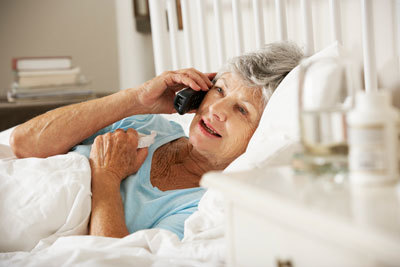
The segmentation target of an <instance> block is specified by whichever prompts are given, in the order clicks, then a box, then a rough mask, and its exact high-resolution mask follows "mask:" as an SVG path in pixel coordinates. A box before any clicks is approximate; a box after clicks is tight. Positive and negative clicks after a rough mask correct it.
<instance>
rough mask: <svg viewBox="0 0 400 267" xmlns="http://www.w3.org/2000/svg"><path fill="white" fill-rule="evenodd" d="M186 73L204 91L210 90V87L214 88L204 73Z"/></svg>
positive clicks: (191, 71) (192, 70) (187, 71)
mask: <svg viewBox="0 0 400 267" xmlns="http://www.w3.org/2000/svg"><path fill="white" fill-rule="evenodd" d="M185 73H186V74H187V75H188V76H189V78H191V79H193V80H194V81H196V83H197V84H198V85H200V87H201V89H202V90H208V88H209V86H212V83H211V82H210V80H209V79H208V77H207V76H205V75H204V74H203V73H201V72H199V71H196V70H195V69H189V70H185Z"/></svg>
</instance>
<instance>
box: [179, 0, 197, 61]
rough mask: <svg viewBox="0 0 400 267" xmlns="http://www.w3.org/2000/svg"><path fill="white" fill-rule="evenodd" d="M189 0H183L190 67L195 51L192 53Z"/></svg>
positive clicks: (184, 35) (187, 54)
mask: <svg viewBox="0 0 400 267" xmlns="http://www.w3.org/2000/svg"><path fill="white" fill-rule="evenodd" d="M188 1H189V0H181V8H182V24H183V39H184V42H185V53H186V67H187V68H190V67H192V66H193V63H194V60H193V53H192V39H191V37H190V32H191V22H190V14H189V3H188Z"/></svg>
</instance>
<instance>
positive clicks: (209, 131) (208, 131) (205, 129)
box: [198, 119, 221, 138]
mask: <svg viewBox="0 0 400 267" xmlns="http://www.w3.org/2000/svg"><path fill="white" fill-rule="evenodd" d="M198 127H199V129H200V131H201V132H202V133H203V134H204V135H206V136H209V137H211V138H221V135H220V134H219V133H218V132H217V131H216V130H215V129H214V128H213V127H212V126H211V125H210V124H208V123H206V122H205V121H204V120H203V119H201V120H200V121H199V123H198Z"/></svg>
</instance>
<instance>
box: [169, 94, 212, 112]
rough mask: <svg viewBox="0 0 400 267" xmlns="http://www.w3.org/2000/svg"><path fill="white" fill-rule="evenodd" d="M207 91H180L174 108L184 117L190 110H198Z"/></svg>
mask: <svg viewBox="0 0 400 267" xmlns="http://www.w3.org/2000/svg"><path fill="white" fill-rule="evenodd" d="M206 94H207V91H195V90H193V89H192V88H189V87H188V88H185V89H182V90H181V91H179V92H178V93H177V94H176V96H175V99H174V107H175V109H176V111H177V112H178V113H179V114H180V115H183V114H185V113H187V112H189V111H190V110H193V109H197V108H198V107H199V106H200V104H201V101H203V98H204V97H205V95H206Z"/></svg>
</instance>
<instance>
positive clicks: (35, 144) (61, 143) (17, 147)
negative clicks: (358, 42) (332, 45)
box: [10, 43, 302, 238]
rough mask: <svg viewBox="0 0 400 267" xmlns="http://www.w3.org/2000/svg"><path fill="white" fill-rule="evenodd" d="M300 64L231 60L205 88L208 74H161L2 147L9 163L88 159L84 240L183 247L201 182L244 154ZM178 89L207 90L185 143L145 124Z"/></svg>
mask: <svg viewBox="0 0 400 267" xmlns="http://www.w3.org/2000/svg"><path fill="white" fill-rule="evenodd" d="M301 58H302V52H301V50H300V49H299V48H298V47H297V46H295V45H294V44H290V43H273V44H269V45H266V46H265V48H264V49H261V50H260V51H257V52H255V53H250V54H246V55H243V56H239V57H236V58H234V59H232V60H231V61H230V62H228V63H227V64H226V65H225V66H224V67H223V68H222V70H221V71H220V72H219V73H218V74H217V75H216V77H215V78H214V84H213V83H212V82H211V81H210V79H212V78H213V77H214V75H215V74H203V73H201V72H199V71H197V70H195V69H185V70H179V71H168V72H165V73H163V74H161V75H160V76H157V77H155V78H154V79H152V80H150V81H148V82H146V83H144V84H143V85H141V86H140V87H138V88H131V89H126V90H123V91H120V92H117V93H115V94H113V95H109V96H106V97H104V98H100V99H95V100H91V101H88V102H84V103H79V104H75V105H70V106H66V107H62V108H58V109H55V110H52V111H50V112H47V113H45V114H42V115H40V116H38V117H36V118H34V119H32V120H30V121H28V122H26V123H24V124H22V125H20V126H18V127H17V128H16V129H15V130H14V131H13V133H12V135H11V139H10V143H11V145H12V148H13V150H14V153H15V155H17V156H18V157H49V156H52V155H56V154H61V153H67V152H68V151H70V150H71V149H72V150H75V151H77V152H80V153H83V154H85V155H87V156H88V157H89V160H90V166H91V172H92V212H91V218H90V226H89V233H90V234H92V235H102V236H111V237H123V236H126V235H128V234H129V233H132V232H135V231H138V230H140V229H149V228H164V229H168V230H171V231H173V232H175V233H176V234H177V235H178V236H179V237H180V238H182V236H183V228H184V221H185V219H186V218H187V217H188V216H189V215H190V214H192V213H193V212H194V211H195V210H196V209H197V205H198V202H199V200H200V198H201V196H202V195H203V193H204V189H202V188H200V187H199V181H200V178H201V176H202V175H203V174H204V173H206V172H208V171H210V170H223V169H224V168H225V167H227V166H228V165H229V164H230V163H231V162H232V161H233V160H234V159H236V158H237V157H238V156H239V155H241V154H242V153H244V152H245V150H246V147H247V145H248V143H249V140H250V138H251V136H252V135H253V133H254V131H255V130H256V128H257V126H258V123H259V121H260V118H261V115H262V113H263V110H264V107H265V105H266V103H267V101H268V99H269V97H270V95H271V94H272V92H273V91H274V90H275V88H276V87H277V86H278V84H279V83H280V81H281V80H282V79H283V78H284V77H285V75H286V74H287V73H288V72H289V71H290V70H291V69H292V68H294V67H295V66H296V65H297V64H298V63H299V61H300V59H301ZM184 87H191V88H193V89H194V90H205V91H207V90H208V93H207V94H206V96H205V98H204V100H203V102H202V103H201V105H200V107H199V108H198V110H197V111H196V114H195V116H194V119H193V121H192V123H191V126H190V134H189V138H187V137H185V135H184V131H183V130H182V128H181V127H180V125H178V124H177V123H174V122H170V121H167V120H166V119H164V117H162V116H160V115H150V114H160V113H173V112H174V108H173V98H174V96H175V93H176V92H177V91H178V90H180V89H182V88H184ZM140 114H142V115H140ZM143 114H148V115H143ZM151 130H155V131H157V136H156V139H155V142H154V144H152V145H151V146H150V147H149V148H140V149H137V146H138V133H137V132H141V133H144V134H149V133H150V131H151ZM266 134H267V133H266Z"/></svg>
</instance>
